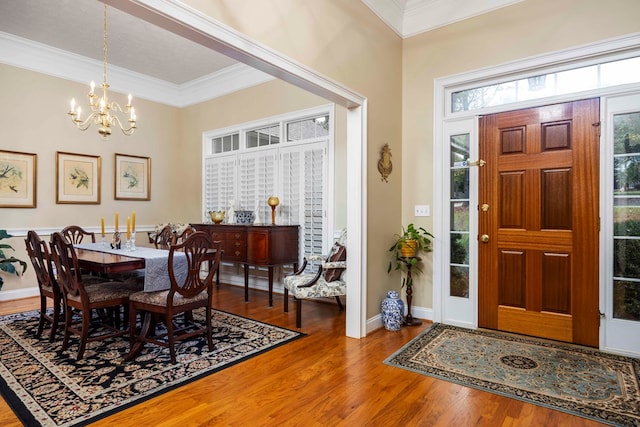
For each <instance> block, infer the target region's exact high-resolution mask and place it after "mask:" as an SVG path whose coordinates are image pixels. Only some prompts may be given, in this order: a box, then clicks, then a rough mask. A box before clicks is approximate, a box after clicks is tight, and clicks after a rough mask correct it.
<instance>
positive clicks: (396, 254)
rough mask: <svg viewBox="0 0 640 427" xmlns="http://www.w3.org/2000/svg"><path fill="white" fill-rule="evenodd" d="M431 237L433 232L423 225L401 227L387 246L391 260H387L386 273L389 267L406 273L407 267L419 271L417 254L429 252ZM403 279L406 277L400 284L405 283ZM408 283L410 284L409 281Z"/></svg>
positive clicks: (389, 269) (389, 270)
mask: <svg viewBox="0 0 640 427" xmlns="http://www.w3.org/2000/svg"><path fill="white" fill-rule="evenodd" d="M432 238H433V234H431V233H429V232H428V231H427V230H425V229H424V228H423V227H416V226H415V225H413V224H409V225H407V228H404V227H402V234H396V241H395V243H394V244H393V246H391V248H389V252H391V261H389V268H388V269H387V273H389V272H391V269H394V270H402V271H404V272H405V273H406V272H407V270H408V268H409V267H410V268H412V269H413V272H421V270H420V268H419V267H417V264H418V261H420V260H419V258H418V255H420V254H421V253H427V252H431V239H432ZM405 276H406V275H405ZM410 280H412V278H410ZM405 281H406V277H403V279H402V286H404V285H405ZM408 285H409V286H410V285H411V283H408Z"/></svg>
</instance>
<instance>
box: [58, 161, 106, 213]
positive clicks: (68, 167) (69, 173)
mask: <svg viewBox="0 0 640 427" xmlns="http://www.w3.org/2000/svg"><path fill="white" fill-rule="evenodd" d="M100 177H101V158H100V156H92V155H88V154H74V153H64V152H61V151H57V152H56V203H60V204H64V203H69V204H89V205H91V204H93V205H99V204H100V185H101V178H100Z"/></svg>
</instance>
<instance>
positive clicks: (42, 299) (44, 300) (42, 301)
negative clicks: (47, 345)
mask: <svg viewBox="0 0 640 427" xmlns="http://www.w3.org/2000/svg"><path fill="white" fill-rule="evenodd" d="M46 314H47V297H45V296H44V295H40V321H39V322H38V332H37V333H36V336H37V337H38V338H40V337H41V336H42V331H43V330H44V324H45V322H46V321H47V319H46V317H45V316H46Z"/></svg>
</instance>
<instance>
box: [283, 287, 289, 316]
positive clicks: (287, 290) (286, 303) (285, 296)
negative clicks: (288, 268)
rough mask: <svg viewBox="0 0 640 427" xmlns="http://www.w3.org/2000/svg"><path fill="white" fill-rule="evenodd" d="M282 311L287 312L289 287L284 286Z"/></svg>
mask: <svg viewBox="0 0 640 427" xmlns="http://www.w3.org/2000/svg"><path fill="white" fill-rule="evenodd" d="M284 312H285V313H288V312H289V289H287V288H284Z"/></svg>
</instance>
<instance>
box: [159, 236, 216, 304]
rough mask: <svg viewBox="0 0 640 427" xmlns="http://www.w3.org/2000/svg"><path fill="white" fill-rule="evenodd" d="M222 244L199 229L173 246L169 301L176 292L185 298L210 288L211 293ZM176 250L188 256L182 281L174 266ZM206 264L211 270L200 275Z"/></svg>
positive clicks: (169, 265)
mask: <svg viewBox="0 0 640 427" xmlns="http://www.w3.org/2000/svg"><path fill="white" fill-rule="evenodd" d="M221 244H222V243H221V242H220V241H216V242H214V241H213V239H212V238H211V236H210V235H209V234H208V233H205V232H204V231H197V232H194V233H193V234H191V235H190V236H189V237H187V239H186V240H185V241H184V242H183V243H180V244H176V245H173V246H171V248H170V252H169V260H168V269H169V279H170V280H171V291H170V292H169V295H168V297H167V301H173V296H174V295H175V294H176V293H178V294H180V295H182V296H183V297H185V298H191V297H194V296H196V295H198V294H199V293H201V292H203V291H204V290H206V289H208V290H209V294H211V290H212V283H213V276H214V274H215V272H216V271H217V270H218V267H219V265H220V259H221V256H222V250H221V249H220V245H221ZM176 251H182V252H184V253H185V255H186V258H187V275H186V277H185V279H184V281H182V282H181V283H179V282H178V280H177V279H176V276H175V273H174V267H173V258H174V254H175V252H176ZM213 251H215V252H213ZM212 258H213V261H212ZM205 264H206V265H208V266H209V272H208V274H207V276H206V277H204V278H203V277H201V276H200V270H201V267H202V266H203V265H205Z"/></svg>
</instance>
